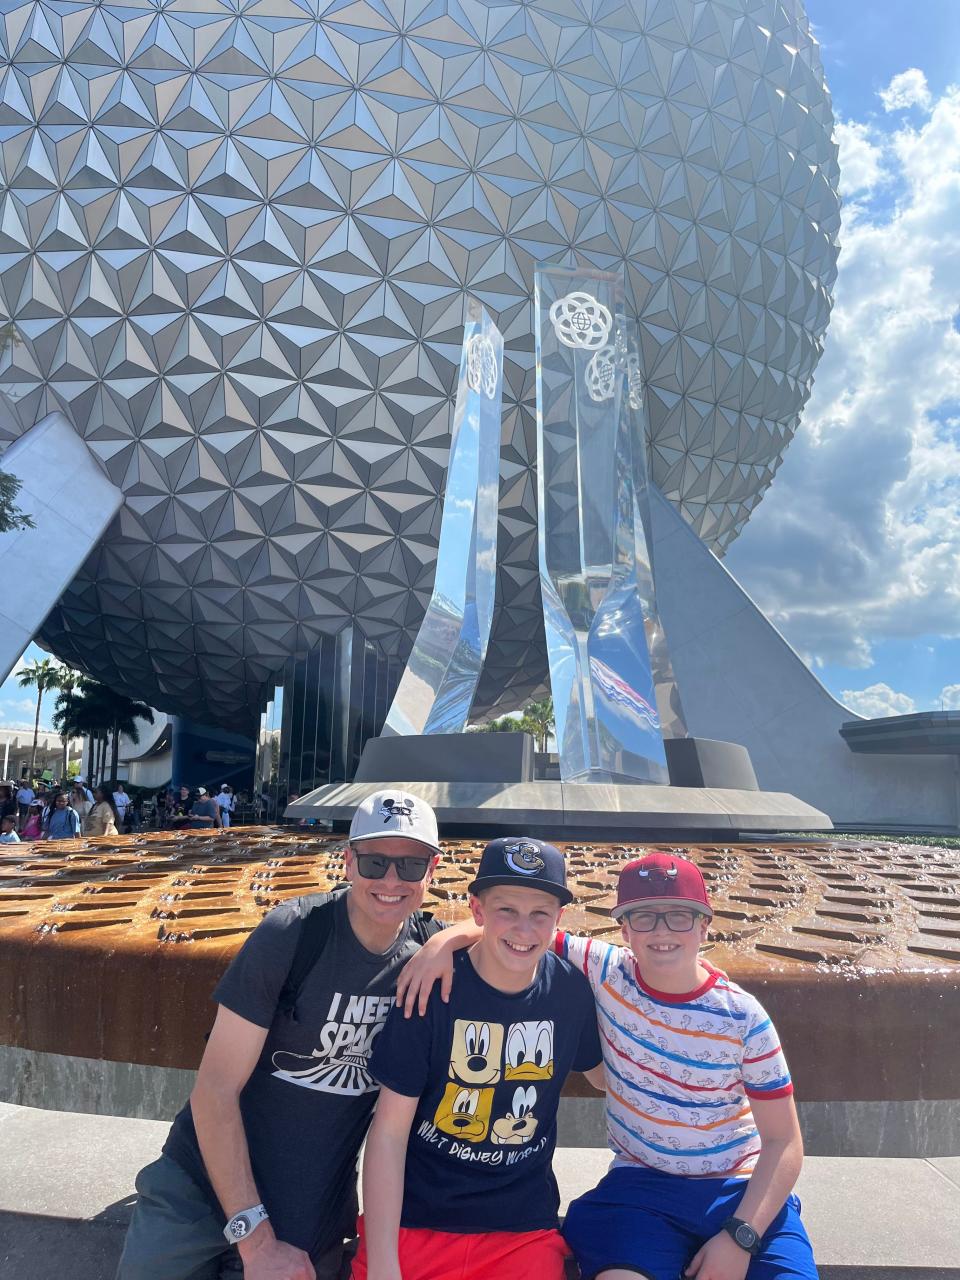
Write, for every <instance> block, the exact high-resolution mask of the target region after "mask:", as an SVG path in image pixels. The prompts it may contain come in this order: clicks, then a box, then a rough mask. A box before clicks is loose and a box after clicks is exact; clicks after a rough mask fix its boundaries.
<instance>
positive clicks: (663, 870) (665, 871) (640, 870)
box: [637, 862, 680, 880]
mask: <svg viewBox="0 0 960 1280" xmlns="http://www.w3.org/2000/svg"><path fill="white" fill-rule="evenodd" d="M679 874H680V872H679V871H678V870H677V864H676V863H675V862H671V863H670V866H669V867H637V875H638V876H639V877H640V878H641V880H649V878H650V877H651V876H659V877H661V878H662V879H664V880H676V878H677V876H678V875H679Z"/></svg>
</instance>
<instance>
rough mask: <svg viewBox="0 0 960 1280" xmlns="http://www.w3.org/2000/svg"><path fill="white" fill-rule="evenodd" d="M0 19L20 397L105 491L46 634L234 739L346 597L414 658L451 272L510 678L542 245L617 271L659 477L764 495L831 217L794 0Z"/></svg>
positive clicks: (686, 497) (286, 1) (332, 6)
mask: <svg viewBox="0 0 960 1280" xmlns="http://www.w3.org/2000/svg"><path fill="white" fill-rule="evenodd" d="M0 40H2V46H3V49H2V52H3V58H4V60H5V65H4V67H3V70H2V89H0V140H2V166H3V173H2V181H3V196H2V211H0V212H2V222H0V304H2V307H3V308H4V310H5V311H6V313H7V314H8V315H9V316H10V317H12V319H13V320H14V322H15V324H16V331H17V334H18V336H19V337H20V338H21V339H22V341H21V342H20V344H19V345H17V346H15V347H13V348H11V349H9V350H8V356H7V358H8V360H9V361H10V362H11V367H10V368H9V369H8V371H7V373H6V374H5V380H6V385H7V386H8V387H10V388H11V389H12V391H13V394H14V395H15V396H16V397H17V399H16V411H17V415H18V418H19V423H20V426H21V427H22V428H25V427H27V426H29V425H31V424H32V423H33V422H34V421H36V420H37V419H38V418H40V417H41V416H42V415H43V414H44V413H46V412H48V411H50V410H52V409H62V410H63V411H64V412H65V413H66V414H67V415H68V416H69V417H70V418H71V419H72V421H73V422H74V424H75V425H76V427H77V429H78V430H79V431H80V432H81V433H82V435H83V436H84V438H85V439H86V441H87V443H88V444H89V446H90V448H91V449H92V450H93V451H94V453H95V454H96V455H97V456H98V458H99V459H100V460H101V462H102V463H103V465H104V467H105V468H106V470H107V471H108V472H109V474H110V476H111V477H112V478H113V480H114V481H115V482H116V483H117V484H118V485H120V486H121V487H122V488H123V490H124V492H125V495H126V503H125V506H124V508H123V509H122V511H121V513H120V515H119V516H118V517H117V519H116V521H115V523H114V525H113V526H112V528H111V529H110V531H109V532H108V534H107V536H106V537H105V538H104V540H103V543H102V544H101V547H100V548H99V549H98V551H97V552H95V553H94V555H93V556H92V557H91V558H90V559H89V560H88V562H87V564H86V565H85V567H84V569H83V570H82V572H81V573H80V575H79V577H78V578H77V579H76V581H75V582H74V584H73V585H72V587H71V588H70V589H69V590H68V592H67V593H66V595H65V596H64V598H63V600H62V601H61V603H60V604H59V606H58V607H57V608H56V609H55V610H54V612H53V614H52V615H51V617H50V619H49V620H48V622H47V625H46V628H45V630H44V633H43V635H44V639H45V640H46V641H47V642H48V643H50V644H51V645H52V646H53V647H54V649H55V651H56V652H57V653H58V654H60V656H62V657H63V658H65V659H67V660H69V661H72V662H75V663H77V664H78V665H80V666H81V667H83V668H85V669H87V670H88V671H91V672H92V673H93V674H94V675H96V676H98V677H100V678H101V679H104V680H107V681H108V682H110V683H113V684H118V685H120V686H121V687H124V688H128V689H132V690H135V691H136V693H137V694H138V696H140V697H143V698H145V699H146V700H148V701H151V702H153V703H154V705H156V706H158V707H161V708H165V709H170V710H176V711H181V712H184V713H186V714H192V715H194V716H195V717H197V718H199V719H202V720H214V721H219V722H221V723H225V724H234V725H237V724H238V723H239V722H240V721H241V720H244V719H245V718H247V717H249V716H250V715H251V714H252V713H253V712H254V711H255V709H256V707H257V705H258V703H259V698H260V693H261V689H262V687H263V685H264V683H265V682H267V681H269V680H270V679H271V677H272V676H273V674H274V673H275V672H276V670H277V669H278V668H279V667H280V665H281V664H282V662H283V660H284V658H285V657H286V656H287V655H288V654H290V653H293V652H304V651H309V650H310V649H311V648H312V647H313V646H314V644H315V643H316V638H317V636H318V634H319V633H321V632H331V631H336V630H338V629H339V628H340V627H341V626H343V625H344V624H345V623H346V622H347V621H348V620H349V619H351V618H353V619H355V620H356V621H357V622H358V623H359V625H360V626H361V628H362V629H363V631H364V632H365V633H366V634H367V635H368V636H370V637H371V638H373V639H376V640H378V641H379V642H381V643H382V644H383V646H384V647H385V648H386V649H387V650H388V651H390V652H395V653H396V652H400V653H402V652H404V651H405V649H406V647H407V646H408V645H409V642H410V639H411V636H412V634H413V633H414V632H415V629H416V626H417V625H418V623H419V620H420V617H421V615H422V612H423V608H424V605H425V603H426V599H427V595H428V592H429V588H430V585H431V582H432V577H433V564H434V558H435V552H436V543H437V537H438V533H439V516H440V494H441V492H442V488H443V480H444V469H445V463H446V455H447V446H448V440H449V428H450V421H451V400H452V395H453V393H454V389H455V379H456V370H457V361H458V357H459V343H460V335H461V325H462V321H463V316H464V304H465V297H466V294H467V292H469V293H471V294H473V295H475V296H476V297H478V298H479V299H480V300H481V301H483V302H484V303H485V304H486V306H487V307H488V308H489V310H490V311H491V312H492V313H493V314H494V316H495V317H496V318H497V320H498V322H499V324H500V327H501V329H502V330H503V333H504V336H505V339H506V347H507V355H508V366H507V370H506V372H507V383H508V385H507V390H506V400H507V411H506V414H505V419H504V433H503V451H502V466H501V476H502V493H501V537H500V556H501V573H500V578H499V614H498V621H497V626H496V632H495V639H496V643H495V646H494V650H495V651H494V654H493V655H492V661H493V663H494V665H496V664H497V662H499V664H500V666H501V668H502V670H504V671H506V672H509V673H513V674H512V675H508V676H507V679H508V681H509V679H513V678H517V679H520V678H521V675H522V673H523V672H524V671H526V672H527V674H529V671H530V670H532V668H533V667H535V666H536V652H537V651H538V645H539V644H540V640H539V619H538V597H539V590H538V586H537V574H536V538H535V484H534V479H533V475H532V470H531V467H532V458H533V451H534V441H535V433H534V425H533V416H532V399H533V392H534V380H533V375H532V352H533V339H532V308H531V304H530V289H531V284H532V270H533V264H534V262H535V261H536V260H537V259H545V260H553V261H564V260H568V259H569V257H570V255H571V254H572V255H573V256H574V258H575V259H576V260H578V261H580V262H582V263H584V264H590V265H594V266H597V267H601V268H618V267H623V268H625V272H626V277H627V284H628V291H629V293H630V296H631V298H632V302H633V305H634V306H635V309H636V312H637V316H638V319H639V326H640V334H641V342H642V363H643V372H644V376H645V378H646V386H647V395H646V404H647V413H648V417H649V433H650V436H649V444H650V461H651V469H652V473H653V477H654V479H655V480H656V482H657V483H658V484H659V485H660V487H661V488H662V489H663V491H664V492H665V493H666V494H667V496H668V497H670V498H671V499H672V500H673V501H674V502H675V503H677V505H678V506H679V508H680V510H681V511H682V512H683V514H684V516H685V517H686V518H687V519H688V520H689V521H690V523H691V524H692V525H693V526H694V528H695V529H696V530H697V531H698V532H699V533H700V534H701V536H702V537H704V538H705V539H706V540H707V542H708V543H710V544H711V545H712V546H713V547H714V548H715V549H717V550H722V549H723V547H724V546H725V545H726V544H727V543H728V542H729V541H730V539H731V538H733V537H735V536H736V534H737V532H738V531H739V529H740V528H741V527H742V525H743V523H744V521H745V520H746V518H747V516H748V514H749V512H750V510H751V508H752V507H753V506H754V505H755V503H756V502H757V501H758V500H759V498H760V496H761V494H762V493H763V491H764V489H765V488H766V486H767V485H768V483H769V482H770V479H771V478H772V476H773V473H774V471H775V469H776V467H777V465H778V463H779V460H780V457H781V455H782V452H783V449H784V447H785V446H786V444H787V443H788V441H789V439H790V437H791V435H792V433H793V431H794V430H795V428H796V425H797V421H798V415H799V413H800V410H801V407H802V405H803V403H804V401H805V399H806V397H807V395H808V394H809V389H810V384H811V378H812V374H813V370H814V366H815V364H816V361H817V358H818V356H819V353H820V349H821V348H820V343H821V339H822V335H823V332H824V329H825V327H826V323H827V317H828V312H829V305H830V293H829V291H830V287H831V285H832V283H833V280H834V276H835V264H836V254H837V242H836V236H837V230H838V224H839V212H838V198H837V178H838V170H837V163H836V152H835V148H834V145H833V143H832V141H831V127H832V117H831V109H830V101H829V96H828V94H827V91H826V88H825V85H824V80H823V72H822V68H821V64H820V58H819V52H818V49H817V46H816V44H815V42H814V41H813V40H812V38H811V35H810V32H809V28H808V25H807V20H806V18H805V16H804V13H803V9H802V6H801V4H800V3H799V0H714V2H713V3H710V4H706V3H703V2H702V0H623V2H622V3H620V4H618V5H608V4H605V3H603V2H602V0H535V2H534V3H525V4H520V3H502V4H492V3H482V2H481V0H474V2H472V3H456V2H455V0H435V2H413V3H408V4H403V3H400V2H399V0H342V2H337V0H334V2H333V3H326V2H324V0H320V2H319V3H318V0H223V2H220V0H129V2H125V3H122V4H121V3H97V4H92V3H90V4H88V3H83V0H42V2H36V0H31V2H30V3H17V2H16V0H7V2H6V3H5V4H4V5H3V13H2V18H0ZM51 465H55V460H52V461H51Z"/></svg>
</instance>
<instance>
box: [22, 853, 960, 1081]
mask: <svg viewBox="0 0 960 1280" xmlns="http://www.w3.org/2000/svg"><path fill="white" fill-rule="evenodd" d="M562 847H563V848H564V850H565V853H566V857H567V865H568V874H569V879H570V882H571V887H572V888H573V890H574V892H575V894H576V898H575V901H574V902H573V904H572V905H571V906H570V907H569V908H568V909H567V911H566V914H565V916H564V921H563V925H564V927H565V928H567V929H569V930H570V931H572V932H576V933H582V934H588V935H590V936H593V937H596V938H598V939H601V940H605V941H611V942H618V941H619V931H618V929H617V927H616V925H615V924H614V922H613V921H612V920H611V918H610V916H609V910H610V907H611V906H612V904H613V902H614V901H615V894H616V881H617V873H618V870H619V868H620V866H621V865H622V864H623V863H624V862H625V861H627V860H628V859H629V858H631V857H634V856H637V854H638V853H639V852H641V850H643V849H647V848H650V847H653V846H648V845H644V846H641V845H639V844H637V845H634V844H611V845H601V844H567V845H564V846H562ZM657 847H660V848H664V847H666V846H663V845H659V846H657ZM671 847H673V846H671ZM342 848H343V841H342V838H341V837H332V836H318V835H314V834H311V833H305V832H300V831H291V830H289V829H283V830H280V829H273V828H238V829H234V830H232V831H230V832H229V833H225V834H223V835H213V834H210V833H203V832H196V833H189V834H181V833H173V832H170V833H157V834H151V835H142V836H135V837H126V838H118V837H105V838H102V839H99V840H85V841H83V840H81V841H71V842H60V843H58V844H56V845H52V844H48V845H33V846H22V847H20V848H17V849H15V850H14V851H12V852H7V851H6V850H4V853H3V855H2V856H0V1044H8V1045H20V1046H24V1047H28V1048H33V1049H37V1050H40V1051H46V1052H59V1053H73V1054H81V1055H83V1056H87V1057H103V1058H111V1059H114V1060H119V1061H133V1062H143V1063H154V1064H158V1065H172V1066H190V1065H193V1064H194V1063H195V1062H196V1060H197V1058H198V1057H199V1053H200V1050H201V1048H202V1032H203V1030H205V1029H206V1027H207V1026H208V1025H209V1022H210V1018H211V1007H210V1004H209V1002H208V999H207V997H208V994H209V992H210V991H211V990H212V988H213V986H214V984H215V982H216V980H217V978H218V976H219V974H220V973H221V972H222V971H223V969H224V968H225V966H226V965H227V963H228V962H229V960H230V958H231V957H232V955H233V954H234V953H235V952H236V950H237V949H238V948H239V946H240V945H241V944H242V942H243V940H244V938H245V937H246V935H247V934H248V933H250V932H251V931H252V930H253V929H254V928H255V927H256V925H257V924H258V923H259V921H260V920H261V919H262V917H263V916H264V914H265V913H266V912H267V911H269V910H270V909H271V908H272V907H274V906H276V905H277V904H278V903H280V902H282V901H284V899H286V898H290V897H294V896H296V895H298V894H303V893H311V892H316V891H318V890H323V889H328V888H330V887H332V886H333V885H334V884H335V883H336V882H337V881H338V880H339V879H340V877H341V874H342V865H343V863H342ZM481 848H482V843H481V842H479V841H454V842H446V843H445V845H444V858H443V860H442V862H441V864H440V866H439V868H438V871H437V874H436V876H435V878H434V881H433V884H432V885H431V886H430V889H429V891H428V896H427V902H426V904H425V905H426V906H428V907H429V908H430V909H431V910H433V911H434V913H435V914H436V915H437V916H438V917H439V918H440V919H442V920H444V921H455V920H458V919H462V918H463V917H464V916H466V914H467V885H468V884H469V882H470V880H471V879H472V878H473V875H474V871H475V867H476V863H477V860H478V857H479V854H480V850H481ZM676 851H677V852H678V853H682V854H683V855H684V856H687V857H691V858H692V859H693V860H694V861H696V862H697V863H698V864H699V866H700V867H701V869H702V871H703V873H704V876H705V878H706V880H707V884H708V887H709V890H710V894H711V898H712V901H713V904H714V908H715V912H716V915H715V918H714V921H713V927H712V930H711V933H710V936H709V939H708V943H707V947H708V954H709V958H710V960H711V961H712V962H713V963H714V964H716V965H718V966H719V967H721V968H723V969H725V970H727V971H728V972H729V973H730V975H731V976H732V977H733V978H735V979H736V980H737V981H740V982H742V983H743V984H744V985H745V986H747V987H748V988H750V989H751V990H754V991H755V992H756V993H757V994H758V995H759V996H760V998H761V999H762V1000H764V1002H765V1003H767V1004H768V1006H769V1007H770V1009H771V1012H772V1013H773V1014H774V1016H775V1017H776V1018H777V1021H778V1024H779V1025H780V1027H781V1032H782V1034H783V1036H784V1041H785V1043H786V1044H787V1045H788V1048H789V1049H790V1051H791V1056H792V1058H793V1060H794V1070H795V1074H800V1075H802V1074H803V1064H804V1063H805V1062H806V1061H807V1059H809V1065H810V1067H811V1069H813V1067H814V1064H816V1065H817V1066H819V1067H820V1068H822V1055H823V1053H824V1052H827V1051H828V1052H829V1054H830V1056H831V1058H835V1059H836V1060H837V1063H838V1068H837V1069H838V1070H844V1069H845V1070H846V1072H847V1074H848V1076H849V1084H848V1085H847V1089H848V1092H846V1093H844V1094H842V1096H844V1097H854V1096H863V1097H870V1096H879V1097H946V1096H953V1093H955V1085H954V1086H948V1085H947V1084H946V1083H943V1082H941V1080H940V1077H941V1074H942V1075H943V1078H944V1081H946V1079H947V1077H948V1076H949V1075H950V1074H951V1073H950V1069H949V1067H948V1064H947V1063H946V1061H944V1062H943V1064H942V1070H941V1066H940V1065H938V1064H939V1063H940V1059H941V1058H944V1059H945V1058H946V1057H947V1056H948V1055H945V1054H944V1053H942V1052H940V1051H938V1050H937V1049H936V1044H937V1041H938V1037H937V1035H936V1034H935V1022H936V1019H937V1018H945V1017H948V1016H953V1017H956V1016H957V1014H958V1013H960V1007H958V1006H960V853H958V852H957V851H953V850H947V849H935V848H926V847H924V848H918V847H916V846H907V845H900V844H896V843H887V842H877V843H853V842H850V843H844V842H830V843H829V844H826V843H825V844H819V845H812V844H802V843H801V844H776V845H766V846H764V845H730V846H717V845H703V846H699V845H695V846H686V847H681V846H676ZM38 991H39V992H43V993H44V999H43V1000H42V1001H41V1000H38V999H36V996H37V993H38ZM944 996H946V997H947V999H946V1001H945V1000H944ZM891 1001H892V1002H893V1005H894V1006H895V1016H893V1018H892V1021H893V1023H896V1024H897V1027H898V1028H899V1031H897V1027H894V1028H893V1029H892V1030H891V1026H892V1024H891V1017H892V1015H891ZM951 1010H952V1011H953V1012H952V1013H951ZM895 1033H896V1034H900V1033H902V1034H903V1035H905V1036H907V1035H909V1036H911V1037H912V1038H913V1039H914V1040H915V1041H917V1040H918V1038H919V1043H917V1044H915V1046H914V1053H920V1054H921V1055H923V1054H924V1053H927V1057H928V1058H929V1059H930V1060H929V1061H925V1062H924V1064H923V1067H922V1070H923V1072H924V1073H925V1075H924V1082H923V1088H924V1089H925V1090H926V1092H923V1093H919V1094H918V1093H916V1092H915V1091H914V1087H915V1085H914V1083H910V1084H909V1085H908V1084H907V1083H906V1082H905V1080H904V1079H902V1077H903V1076H904V1071H903V1070H901V1069H898V1068H896V1066H895V1065H892V1064H891V1063H890V1062H889V1061H884V1060H883V1059H884V1055H886V1057H888V1058H889V1056H890V1055H889V1053H888V1052H887V1051H886V1050H885V1049H884V1042H882V1036H883V1035H894V1034H895ZM878 1037H881V1039H878ZM941 1039H942V1038H941ZM865 1053H869V1054H870V1055H871V1057H872V1059H873V1062H872V1065H871V1066H870V1068H869V1072H868V1075H869V1083H863V1075H864V1071H865V1064H864V1060H863V1054H865ZM838 1054H847V1055H849V1054H852V1055H853V1058H854V1059H855V1060H856V1061H857V1062H859V1068H858V1069H857V1070H855V1069H854V1065H853V1062H852V1061H851V1062H850V1063H848V1064H846V1066H844V1063H843V1062H842V1061H841V1059H840V1057H838ZM878 1056H879V1058H880V1059H881V1060H880V1061H879V1063H878V1062H877V1057H878ZM898 1056H899V1057H900V1058H903V1056H904V1055H903V1054H902V1053H901V1054H900V1055H898ZM798 1065H800V1068H801V1069H800V1072H799V1073H798V1072H797V1067H798ZM914 1065H915V1062H914ZM913 1074H914V1075H915V1074H916V1071H914V1072H913ZM855 1078H857V1079H859V1080H860V1081H861V1083H859V1084H854V1080H855ZM951 1087H952V1088H953V1093H950V1092H949V1089H950V1088H951ZM851 1088H859V1089H860V1092H859V1093H853V1094H852V1093H850V1092H849V1090H850V1089H851ZM871 1088H872V1089H878V1088H879V1089H881V1090H883V1092H881V1093H879V1094H876V1095H874V1094H871V1093H870V1092H864V1090H865V1089H867V1090H869V1089H871ZM938 1089H939V1090H940V1092H937V1090H938ZM944 1089H947V1092H943V1090H944ZM905 1090H906V1092H905ZM807 1096H808V1097H809V1096H810V1094H809V1092H808V1093H807Z"/></svg>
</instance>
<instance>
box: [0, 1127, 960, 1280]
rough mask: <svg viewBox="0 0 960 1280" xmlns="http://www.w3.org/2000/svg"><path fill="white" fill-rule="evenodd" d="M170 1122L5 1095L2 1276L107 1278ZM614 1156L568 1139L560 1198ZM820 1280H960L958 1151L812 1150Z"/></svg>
mask: <svg viewBox="0 0 960 1280" xmlns="http://www.w3.org/2000/svg"><path fill="white" fill-rule="evenodd" d="M167 1128H168V1126H167V1124H166V1123H165V1122H158V1121H154V1120H121V1119H115V1118H113V1117H109V1116H88V1115H77V1114H75V1113H72V1112H60V1111H38V1110H34V1109H32V1108H28V1107H14V1106H9V1105H7V1104H2V1103H0V1277H2V1280H66V1278H69V1280H112V1276H113V1268H114V1266H115V1263H116V1258H117V1255H118V1253H119V1248H120V1241H121V1240H122V1237H123V1231H124V1229H125V1225H126V1221H127V1218H128V1216H129V1212H130V1206H131V1204H132V1200H133V1179H134V1176H135V1175H136V1172H137V1170H138V1169H139V1168H140V1167H141V1166H142V1165H144V1164H146V1163H147V1162H148V1161H150V1160H152V1159H154V1158H155V1156H156V1155H157V1154H158V1153H159V1150H160V1146H161V1143H162V1141H163V1138H164V1135H165V1134H166V1131H167ZM608 1163H609V1154H608V1153H607V1152H606V1151H602V1150H597V1149H595V1148H587V1149H582V1150H581V1149H573V1148H564V1149H562V1150H560V1151H558V1153H557V1158H556V1169H557V1177H558V1179H559V1182H560V1189H561V1194H562V1196H563V1202H564V1207H566V1204H567V1203H568V1202H569V1200H570V1199H571V1198H572V1197H574V1196H576V1195H579V1194H580V1193H581V1192H582V1191H584V1190H586V1189H587V1188H588V1187H591V1186H593V1185H594V1184H595V1183H596V1182H597V1180H598V1179H599V1178H600V1176H601V1174H602V1173H603V1172H604V1170H605V1169H606V1167H607V1164H608ZM798 1194H799V1195H800V1198H801V1200H802V1201H803V1211H804V1219H805V1221H806V1224H807V1228H808V1230H809V1232H810V1235H811V1237H812V1239H813V1243H814V1249H815V1251H816V1254H817V1259H818V1262H819V1264H820V1267H821V1273H822V1276H823V1277H824V1280H960V1157H950V1158H946V1159H940V1160H866V1159H841V1158H835V1157H824V1156H820V1157H809V1158H808V1159H807V1162H806V1165H805V1167H804V1171H803V1175H802V1178H801V1181H800V1185H799V1188H798Z"/></svg>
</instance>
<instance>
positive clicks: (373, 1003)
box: [271, 991, 394, 1098]
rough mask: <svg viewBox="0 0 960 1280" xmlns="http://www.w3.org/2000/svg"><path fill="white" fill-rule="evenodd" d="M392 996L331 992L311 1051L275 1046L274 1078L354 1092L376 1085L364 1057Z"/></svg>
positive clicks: (331, 1090)
mask: <svg viewBox="0 0 960 1280" xmlns="http://www.w3.org/2000/svg"><path fill="white" fill-rule="evenodd" d="M393 1004H394V997H393V996H351V995H343V994H342V993H341V992H339V991H335V992H334V994H333V998H332V999H331V1001H330V1008H329V1009H328V1010H327V1020H326V1022H325V1023H324V1024H323V1026H322V1027H321V1028H320V1035H319V1037H318V1040H319V1043H318V1045H317V1048H316V1049H314V1050H313V1052H312V1053H308V1054H303V1053H288V1052H286V1051H284V1050H282V1049H278V1050H277V1052H276V1053H275V1054H274V1055H273V1057H272V1059H271V1062H272V1063H273V1065H274V1067H275V1068H276V1070H275V1071H274V1072H273V1074H274V1076H275V1077H276V1078H277V1079H278V1080H285V1081H286V1082H287V1083H288V1084H296V1085H300V1086H301V1088H304V1089H318V1090H320V1092H321V1093H339V1094H342V1095H344V1096H347V1097H353V1098H355V1097H358V1096H359V1095H360V1094H362V1093H372V1092H373V1091H374V1090H375V1089H376V1088H377V1087H378V1086H377V1083H376V1081H375V1080H374V1078H373V1077H372V1076H371V1074H370V1072H369V1071H368V1070H367V1062H368V1060H369V1058H370V1050H371V1049H372V1048H373V1042H374V1040H375V1038H376V1037H377V1035H378V1034H379V1033H380V1031H381V1030H382V1029H383V1024H384V1022H385V1021H386V1017H387V1014H388V1013H389V1012H390V1010H391V1009H392V1008H393Z"/></svg>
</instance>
